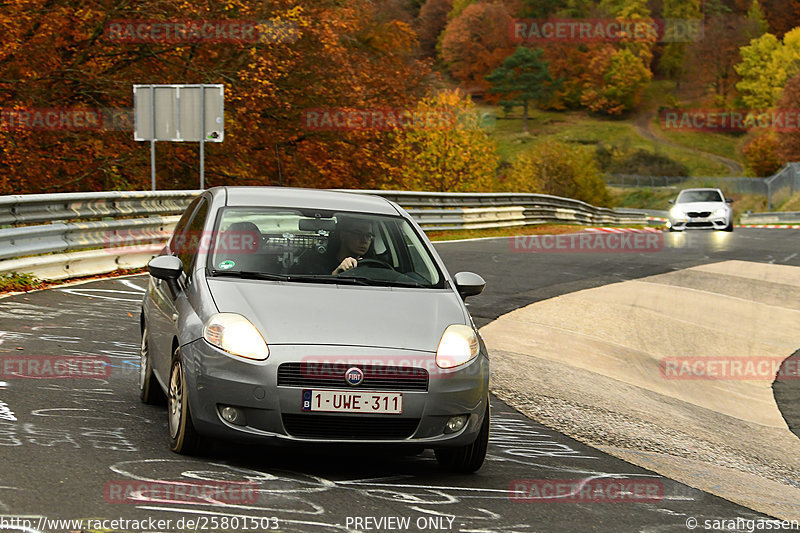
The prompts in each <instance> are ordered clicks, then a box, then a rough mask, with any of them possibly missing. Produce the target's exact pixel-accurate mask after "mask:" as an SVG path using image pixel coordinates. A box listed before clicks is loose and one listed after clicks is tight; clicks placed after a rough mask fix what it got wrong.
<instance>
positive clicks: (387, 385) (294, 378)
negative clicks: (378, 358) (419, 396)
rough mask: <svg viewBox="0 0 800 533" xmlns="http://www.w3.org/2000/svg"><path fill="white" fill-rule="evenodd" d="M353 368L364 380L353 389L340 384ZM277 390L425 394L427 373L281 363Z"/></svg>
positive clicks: (398, 368)
mask: <svg viewBox="0 0 800 533" xmlns="http://www.w3.org/2000/svg"><path fill="white" fill-rule="evenodd" d="M354 366H355V367H358V368H360V369H361V371H362V372H364V380H363V381H362V382H361V383H360V384H359V385H355V386H354V385H350V384H348V383H347V382H346V381H345V380H344V374H345V372H346V371H347V369H349V368H352V367H354ZM278 386H279V387H304V388H328V389H330V388H333V389H352V390H358V389H364V390H390V391H422V392H424V391H427V390H428V371H427V370H425V369H424V368H415V367H404V366H380V365H358V364H352V365H348V364H344V363H308V362H304V363H283V364H282V365H281V366H279V367H278Z"/></svg>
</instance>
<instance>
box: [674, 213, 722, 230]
mask: <svg viewBox="0 0 800 533" xmlns="http://www.w3.org/2000/svg"><path fill="white" fill-rule="evenodd" d="M729 224H730V217H728V216H707V217H688V216H686V217H680V218H678V217H672V216H670V217H669V221H668V222H667V227H668V228H670V229H672V230H675V231H683V230H687V229H712V230H723V229H725V228H727V227H728V225H729Z"/></svg>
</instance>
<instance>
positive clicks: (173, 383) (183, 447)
mask: <svg viewBox="0 0 800 533" xmlns="http://www.w3.org/2000/svg"><path fill="white" fill-rule="evenodd" d="M167 427H168V430H169V447H170V449H171V450H172V451H173V452H175V453H179V454H182V455H186V454H190V453H192V452H194V451H197V450H198V448H199V445H200V437H199V435H198V434H197V431H196V430H195V429H194V424H192V413H191V410H190V408H189V396H188V394H187V387H186V373H185V372H184V369H183V361H182V360H181V358H180V348H176V349H175V354H174V356H173V360H172V368H171V369H170V371H169V395H168V401H167Z"/></svg>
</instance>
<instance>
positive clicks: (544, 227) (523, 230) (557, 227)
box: [425, 224, 644, 242]
mask: <svg viewBox="0 0 800 533" xmlns="http://www.w3.org/2000/svg"><path fill="white" fill-rule="evenodd" d="M589 227H591V226H579V225H575V224H537V225H535V226H517V227H514V228H491V229H468V230H453V231H428V232H425V233H426V234H427V235H428V238H429V239H430V240H431V241H433V242H436V241H450V240H459V239H481V238H487V237H514V236H517V235H560V234H562V233H575V232H578V231H581V230H584V229H586V228H589ZM614 227H615V228H634V229H642V228H643V227H644V226H614Z"/></svg>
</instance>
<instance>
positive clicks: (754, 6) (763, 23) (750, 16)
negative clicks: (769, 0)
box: [745, 0, 769, 39]
mask: <svg viewBox="0 0 800 533" xmlns="http://www.w3.org/2000/svg"><path fill="white" fill-rule="evenodd" d="M745 20H746V22H747V25H746V28H745V32H746V34H747V37H748V39H758V38H759V37H761V36H762V35H764V34H765V33H767V32H768V31H769V24H768V23H767V18H766V17H765V16H764V10H763V9H762V8H761V4H760V3H759V1H758V0H753V2H752V3H751V4H750V7H749V8H748V9H747V15H746V16H745Z"/></svg>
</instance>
